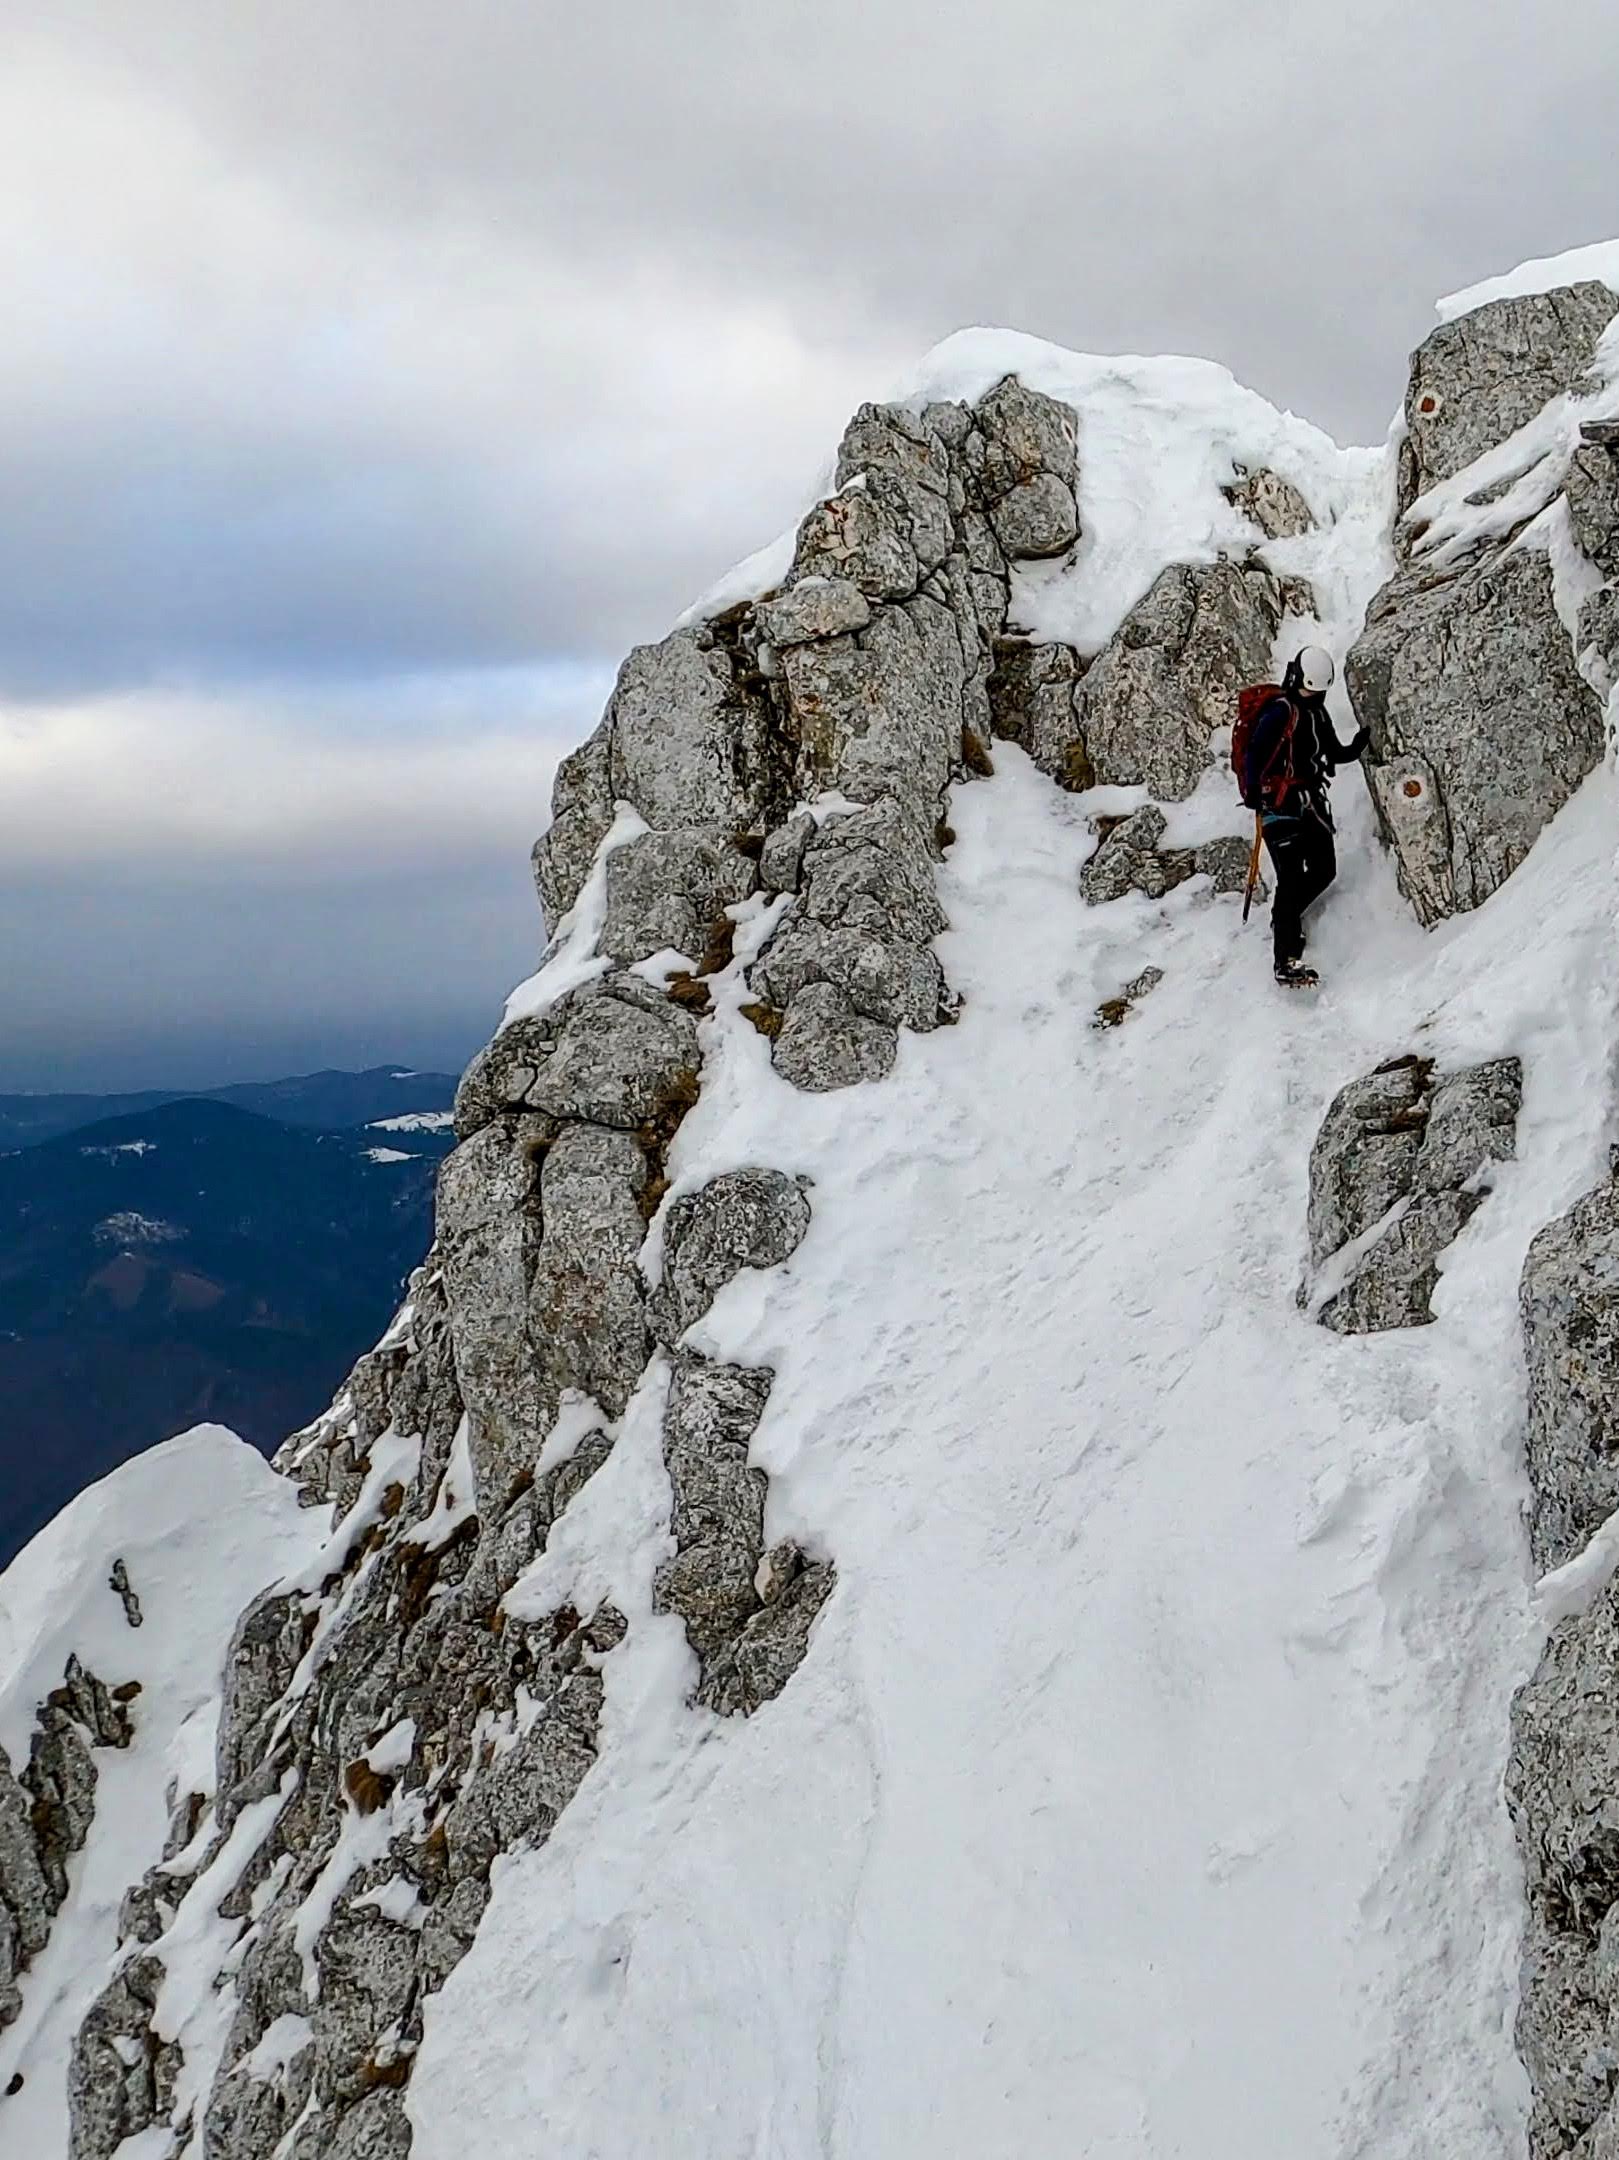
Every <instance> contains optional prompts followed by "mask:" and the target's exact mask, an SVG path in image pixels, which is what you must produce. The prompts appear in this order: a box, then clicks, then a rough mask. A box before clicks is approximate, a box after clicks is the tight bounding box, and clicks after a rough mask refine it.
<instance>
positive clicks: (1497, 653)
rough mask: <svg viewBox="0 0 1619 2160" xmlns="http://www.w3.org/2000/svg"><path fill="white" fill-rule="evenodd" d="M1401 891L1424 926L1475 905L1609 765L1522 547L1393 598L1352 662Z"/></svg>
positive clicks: (1547, 570)
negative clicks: (1595, 772)
mask: <svg viewBox="0 0 1619 2160" xmlns="http://www.w3.org/2000/svg"><path fill="white" fill-rule="evenodd" d="M1346 675H1347V678H1348V684H1349V691H1350V696H1351V697H1352V699H1353V700H1354V706H1355V711H1356V714H1357V716H1358V718H1359V719H1360V721H1361V723H1362V725H1363V726H1365V727H1366V728H1367V729H1368V730H1369V731H1370V735H1371V741H1372V747H1373V751H1374V753H1375V756H1376V758H1377V759H1378V760H1379V761H1380V762H1378V763H1377V764H1375V765H1373V766H1372V767H1371V768H1370V770H1369V771H1368V776H1367V777H1368V782H1369V785H1370V787H1371V791H1372V798H1373V801H1374V802H1375V804H1376V806H1377V812H1378V818H1379V822H1380V823H1381V825H1382V828H1383V831H1384V834H1385V836H1386V837H1387V839H1388V841H1389V844H1390V846H1391V847H1392V848H1393V850H1394V854H1395V860H1396V864H1397V868H1398V873H1399V880H1400V888H1401V890H1402V892H1404V894H1405V895H1406V897H1407V899H1408V900H1409V901H1410V902H1411V904H1412V906H1413V907H1414V908H1415V909H1416V912H1417V914H1418V916H1419V917H1420V919H1421V920H1422V922H1423V923H1425V924H1432V923H1435V922H1437V921H1439V920H1441V919H1442V918H1443V917H1445V916H1448V915H1454V914H1459V913H1461V912H1463V911H1465V910H1467V909H1469V908H1475V907H1478V906H1480V905H1481V903H1482V902H1483V901H1485V900H1487V899H1488V898H1489V896H1490V894H1491V893H1492V892H1494V891H1495V890H1496V888H1497V887H1498V886H1499V885H1501V884H1503V883H1504V882H1505V880H1506V879H1507V878H1508V877H1509V876H1510V875H1511V874H1512V872H1513V871H1514V870H1515V869H1516V868H1517V867H1518V865H1519V863H1521V862H1522V861H1523V859H1524V857H1525V856H1526V855H1527V854H1528V852H1529V850H1530V848H1531V847H1532V846H1533V844H1534V841H1535V838H1536V836H1537V835H1538V834H1539V832H1540V831H1541V828H1542V827H1543V826H1544V825H1545V824H1546V822H1547V820H1548V819H1550V818H1552V817H1553V816H1555V815H1556V813H1557V812H1558V811H1559V810H1560V809H1561V808H1562V806H1563V804H1564V803H1565V802H1567V800H1568V798H1569V797H1570V795H1572V794H1573V792H1574V790H1575V789H1576V788H1577V787H1578V786H1579V784H1580V782H1581V781H1582V780H1583V779H1584V778H1585V776H1586V774H1587V773H1589V772H1590V771H1591V770H1592V769H1593V767H1594V766H1595V765H1596V764H1597V763H1598V761H1599V760H1600V758H1601V756H1602V747H1603V734H1602V713H1601V707H1600V705H1599V704H1598V701H1597V699H1596V697H1595V695H1594V693H1593V692H1592V691H1591V690H1590V688H1589V687H1588V686H1587V685H1586V683H1585V682H1584V681H1583V680H1582V679H1581V677H1580V674H1579V671H1578V669H1577V668H1576V666H1575V662H1574V654H1573V651H1572V649H1571V646H1570V642H1569V637H1568V633H1567V631H1566V630H1565V629H1564V627H1563V625H1562V622H1561V621H1560V620H1559V618H1558V614H1557V609H1556V605H1555V600H1554V596H1553V589H1552V572H1551V565H1550V562H1549V561H1548V559H1547V557H1546V555H1545V554H1544V552H1542V551H1541V550H1540V549H1538V548H1533V547H1520V548H1516V549H1513V550H1510V551H1508V552H1506V553H1504V554H1502V555H1499V556H1497V557H1493V558H1491V559H1489V560H1488V561H1486V562H1484V563H1481V564H1478V565H1475V566H1474V567H1472V568H1470V569H1468V570H1465V571H1463V572H1461V573H1460V574H1459V575H1457V576H1453V577H1448V578H1444V579H1438V580H1434V579H1427V580H1424V579H1422V578H1420V577H1408V578H1406V579H1404V580H1396V582H1395V583H1394V584H1393V585H1391V586H1388V587H1385V589H1384V591H1383V593H1382V594H1381V595H1379V597H1378V600H1377V601H1376V602H1375V603H1374V605H1373V608H1372V610H1371V611H1370V613H1369V614H1368V617H1367V623H1366V628H1365V630H1364V631H1363V632H1362V634H1361V637H1360V639H1359V640H1358V642H1357V643H1356V645H1355V647H1354V649H1353V650H1352V651H1351V653H1350V655H1349V659H1348V663H1347V667H1346Z"/></svg>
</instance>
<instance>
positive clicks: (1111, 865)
mask: <svg viewBox="0 0 1619 2160" xmlns="http://www.w3.org/2000/svg"><path fill="white" fill-rule="evenodd" d="M1096 829H1097V834H1098V838H1097V845H1096V852H1095V854H1094V855H1092V856H1091V857H1090V859H1089V861H1088V862H1087V863H1086V864H1085V866H1084V868H1083V869H1082V870H1081V871H1080V873H1079V889H1080V891H1081V892H1082V893H1083V894H1084V896H1085V898H1086V900H1087V901H1088V902H1089V903H1090V905H1091V906H1092V907H1098V906H1100V905H1101V904H1102V903H1103V902H1104V901H1107V900H1122V899H1123V897H1124V895H1125V894H1126V893H1127V892H1139V893H1145V894H1146V895H1147V897H1148V898H1149V899H1150V900H1161V899H1162V898H1163V896H1164V894H1165V893H1167V892H1173V891H1174V889H1175V887H1176V886H1177V885H1184V884H1185V883H1186V882H1187V880H1188V879H1190V878H1194V877H1206V878H1208V879H1209V880H1210V882H1211V883H1212V884H1213V886H1214V889H1215V891H1216V892H1217V893H1240V892H1242V891H1243V890H1244V889H1245V887H1246V886H1247V883H1248V862H1249V851H1250V848H1251V846H1252V842H1251V841H1248V840H1244V839H1242V838H1241V837H1240V836H1239V835H1236V834H1228V835H1225V836H1223V837H1222V838H1220V839H1218V840H1203V841H1200V842H1199V843H1198V845H1197V846H1196V847H1183V848H1166V847H1164V846H1162V845H1161V842H1162V840H1163V837H1164V833H1165V830H1166V823H1165V819H1164V813H1163V812H1162V811H1161V810H1160V809H1159V808H1158V807H1157V805H1156V804H1155V803H1143V804H1142V806H1141V808H1140V809H1139V810H1135V811H1132V812H1131V814H1130V815H1129V816H1128V817H1124V818H1100V819H1098V820H1097V825H1096ZM1255 890H1256V892H1258V894H1259V895H1260V897H1261V898H1263V896H1264V893H1265V886H1264V883H1263V880H1260V881H1259V882H1258V883H1257V884H1256V887H1255Z"/></svg>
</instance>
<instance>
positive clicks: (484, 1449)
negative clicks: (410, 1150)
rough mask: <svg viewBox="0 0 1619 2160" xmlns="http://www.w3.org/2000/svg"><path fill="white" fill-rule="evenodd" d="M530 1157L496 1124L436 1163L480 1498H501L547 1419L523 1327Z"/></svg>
mask: <svg viewBox="0 0 1619 2160" xmlns="http://www.w3.org/2000/svg"><path fill="white" fill-rule="evenodd" d="M533 1184H534V1166H533V1164H532V1163H531V1162H530V1161H529V1160H528V1158H527V1156H525V1155H524V1154H523V1153H522V1151H521V1150H520V1149H519V1148H518V1147H516V1146H515V1145H514V1143H513V1140H512V1136H511V1135H510V1134H509V1133H508V1131H507V1130H506V1128H505V1127H504V1126H501V1125H490V1126H486V1127H485V1128H484V1130H483V1131H482V1132H480V1133H478V1134H476V1135H475V1136H474V1138H472V1139H471V1140H467V1141H463V1142H462V1144H461V1146H460V1147H458V1148H457V1149H456V1150H455V1152H454V1153H453V1154H452V1155H449V1156H447V1157H446V1158H445V1160H444V1162H443V1164H442V1165H441V1167H440V1170H439V1182H438V1225H439V1240H440V1244H441V1247H442V1250H443V1256H444V1288H445V1295H446V1298H447V1300H448V1303H449V1309H450V1315H451V1323H452V1330H453V1337H454V1344H455V1372H456V1381H457V1385H458V1387H459V1390H460V1394H461V1398H462V1400H463V1402H464V1403H465V1405H466V1410H467V1416H468V1418H469V1420H470V1425H471V1443H472V1461H473V1471H474V1476H475V1480H476V1484H477V1491H478V1499H479V1503H480V1505H481V1506H484V1507H494V1506H496V1505H497V1504H498V1503H499V1502H501V1501H502V1500H503V1499H504V1497H505V1493H506V1490H507V1487H508V1485H509V1483H510V1481H511V1479H512V1478H513V1477H514V1476H515V1475H516V1474H517V1473H518V1472H519V1471H520V1470H522V1469H524V1468H525V1467H526V1466H527V1465H528V1464H530V1463H531V1462H532V1461H533V1460H534V1457H535V1456H536V1455H537V1454H538V1452H539V1448H540V1445H541V1442H542V1441H543V1440H544V1437H545V1431H546V1427H547V1424H548V1421H549V1420H548V1407H547V1401H546V1395H545V1390H544V1388H543V1386H542V1382H541V1376H540V1372H539V1369H538V1364H537V1361H536V1359H535V1357H534V1354H533V1349H532V1346H531V1344H530V1341H529V1334H528V1293H529V1284H530V1283H531V1281H532V1280H533V1276H534V1269H535V1266H536V1264H537V1260H538V1254H539V1242H540V1232H539V1221H538V1216H537V1213H536V1212H535V1211H534V1210H533V1209H532V1208H531V1207H530V1205H529V1201H530V1194H531V1190H532V1187H533Z"/></svg>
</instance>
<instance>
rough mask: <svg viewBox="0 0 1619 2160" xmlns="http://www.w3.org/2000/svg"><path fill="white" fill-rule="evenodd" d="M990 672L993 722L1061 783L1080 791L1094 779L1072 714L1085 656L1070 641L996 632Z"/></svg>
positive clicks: (999, 730) (1000, 732)
mask: <svg viewBox="0 0 1619 2160" xmlns="http://www.w3.org/2000/svg"><path fill="white" fill-rule="evenodd" d="M994 660H995V665H994V672H993V673H992V674H991V676H990V678H989V707H990V720H991V725H992V726H993V728H994V731H995V733H996V734H997V735H1002V736H1005V738H1006V739H1007V741H1008V742H1015V743H1019V744H1021V745H1022V747H1023V748H1024V749H1025V750H1026V751H1027V752H1028V753H1029V756H1030V757H1031V758H1033V760H1034V762H1035V764H1036V765H1038V766H1039V768H1040V770H1041V771H1042V772H1043V773H1047V774H1049V775H1050V777H1051V778H1052V779H1053V780H1055V781H1056V782H1057V783H1058V785H1059V786H1060V787H1065V788H1068V789H1070V790H1071V791H1072V792H1074V793H1076V794H1077V793H1082V792H1083V791H1084V790H1085V789H1086V788H1088V787H1090V786H1091V785H1092V784H1093V782H1094V774H1093V773H1092V770H1091V760H1090V753H1089V751H1088V750H1087V749H1086V747H1085V741H1084V738H1083V736H1082V735H1081V734H1080V732H1079V726H1078V723H1077V721H1076V720H1075V718H1074V685H1075V684H1076V683H1077V682H1078V681H1079V679H1080V677H1081V675H1082V674H1083V673H1084V662H1083V661H1082V660H1081V658H1080V656H1079V654H1078V653H1077V652H1076V651H1075V650H1074V648H1073V646H1071V645H1033V644H1030V643H1029V641H1028V640H1027V639H1026V638H997V639H996V641H995V647H994Z"/></svg>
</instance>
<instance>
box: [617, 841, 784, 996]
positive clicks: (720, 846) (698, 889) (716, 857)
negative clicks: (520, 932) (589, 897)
mask: <svg viewBox="0 0 1619 2160" xmlns="http://www.w3.org/2000/svg"><path fill="white" fill-rule="evenodd" d="M756 875H757V873H756V871H755V869H754V865H753V864H752V863H751V862H750V861H749V859H748V857H747V856H746V855H744V854H743V852H742V851H741V849H740V848H739V847H738V846H737V845H736V842H735V840H734V838H733V837H732V836H731V835H730V834H729V833H718V832H703V831H690V830H686V831H678V832H676V831H669V832H647V833H642V834H640V835H639V837H638V838H636V839H634V840H629V841H626V842H625V844H624V845H623V846H622V847H617V848H614V850H613V852H612V853H611V854H610V855H609V856H608V858H607V919H606V922H605V923H604V925H603V928H602V934H601V942H600V950H601V951H602V952H604V953H606V954H607V956H608V957H609V959H612V960H615V961H617V962H618V963H619V964H620V965H621V966H625V967H628V966H632V965H633V964H634V963H635V962H636V961H637V960H646V959H650V958H651V956H652V955H653V954H654V953H658V952H665V951H673V952H679V953H685V954H686V955H687V957H688V958H689V959H692V960H696V959H698V958H700V957H701V954H702V951H703V946H704V943H705V941H706V939H707V936H708V933H709V930H710V928H711V927H712V925H713V923H714V921H715V919H716V918H717V917H718V916H719V915H721V914H722V913H723V912H724V910H725V909H726V908H728V907H731V906H733V905H734V904H735V903H736V902H738V901H741V900H745V899H747V897H748V895H749V894H750V893H751V892H752V891H753V888H754V884H755V881H756Z"/></svg>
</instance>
